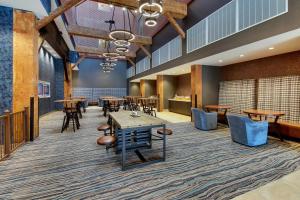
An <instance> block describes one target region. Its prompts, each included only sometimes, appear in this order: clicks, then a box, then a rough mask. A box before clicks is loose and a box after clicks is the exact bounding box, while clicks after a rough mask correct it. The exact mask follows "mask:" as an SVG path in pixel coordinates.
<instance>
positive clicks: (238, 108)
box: [219, 79, 256, 114]
mask: <svg viewBox="0 0 300 200" xmlns="http://www.w3.org/2000/svg"><path fill="white" fill-rule="evenodd" d="M219 105H228V106H231V109H230V112H231V113H236V114H240V113H242V111H243V110H246V109H254V108H256V103H255V80H254V79H251V80H236V81H223V82H220V89H219Z"/></svg>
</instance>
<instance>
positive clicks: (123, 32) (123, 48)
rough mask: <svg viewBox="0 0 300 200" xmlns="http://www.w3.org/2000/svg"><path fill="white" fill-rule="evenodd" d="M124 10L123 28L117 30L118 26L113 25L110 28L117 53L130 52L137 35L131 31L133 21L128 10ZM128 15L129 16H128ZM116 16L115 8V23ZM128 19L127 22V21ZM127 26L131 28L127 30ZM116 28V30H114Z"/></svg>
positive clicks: (110, 35)
mask: <svg viewBox="0 0 300 200" xmlns="http://www.w3.org/2000/svg"><path fill="white" fill-rule="evenodd" d="M122 10H123V28H122V29H121V28H117V27H116V24H115V23H113V24H112V26H110V30H109V31H110V33H109V38H110V39H111V40H112V41H113V42H114V44H115V46H116V51H117V52H118V53H126V52H128V51H129V46H130V45H131V41H133V40H134V39H135V35H134V34H133V32H132V31H131V21H130V16H129V12H128V9H122ZM126 13H127V16H126ZM114 15H115V8H114V10H113V15H112V19H111V21H113V22H115V21H114ZM126 18H127V20H126ZM127 26H128V27H129V28H127ZM112 28H114V30H112Z"/></svg>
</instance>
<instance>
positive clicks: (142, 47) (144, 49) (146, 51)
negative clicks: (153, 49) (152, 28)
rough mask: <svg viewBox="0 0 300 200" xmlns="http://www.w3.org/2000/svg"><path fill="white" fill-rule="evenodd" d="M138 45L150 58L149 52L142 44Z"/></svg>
mask: <svg viewBox="0 0 300 200" xmlns="http://www.w3.org/2000/svg"><path fill="white" fill-rule="evenodd" d="M139 47H140V48H141V49H142V51H143V52H144V53H145V54H146V55H147V56H148V57H149V58H151V53H150V52H149V51H148V50H147V49H146V48H145V47H144V46H143V45H139Z"/></svg>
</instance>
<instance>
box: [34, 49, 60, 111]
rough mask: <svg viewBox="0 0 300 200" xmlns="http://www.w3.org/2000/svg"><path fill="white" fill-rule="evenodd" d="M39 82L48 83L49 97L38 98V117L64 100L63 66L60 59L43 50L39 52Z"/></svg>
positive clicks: (57, 107) (57, 106) (58, 107)
mask: <svg viewBox="0 0 300 200" xmlns="http://www.w3.org/2000/svg"><path fill="white" fill-rule="evenodd" d="M39 80H40V81H46V82H50V95H51V96H50V97H49V98H39V115H43V114H46V113H48V112H51V111H53V110H55V109H60V108H61V105H56V104H57V103H54V101H55V100H57V99H63V98H64V66H63V61H62V59H56V58H54V57H53V56H52V55H51V54H50V53H49V52H47V51H46V50H45V49H44V48H41V49H40V52H39Z"/></svg>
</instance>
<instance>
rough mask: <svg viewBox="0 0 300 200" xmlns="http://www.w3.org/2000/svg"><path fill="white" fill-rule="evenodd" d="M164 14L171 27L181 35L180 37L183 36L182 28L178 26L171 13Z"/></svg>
mask: <svg viewBox="0 0 300 200" xmlns="http://www.w3.org/2000/svg"><path fill="white" fill-rule="evenodd" d="M165 16H166V17H167V19H168V21H169V22H170V24H171V25H172V26H173V28H174V29H175V30H176V31H177V32H178V34H179V35H180V36H181V38H183V39H184V38H185V32H184V31H183V30H182V28H181V27H180V26H179V24H178V23H177V22H176V20H175V19H174V17H173V16H172V14H171V13H168V12H167V13H165Z"/></svg>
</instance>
